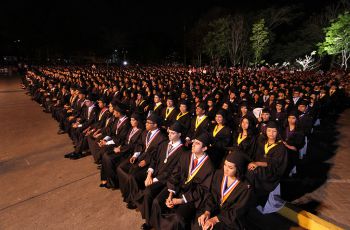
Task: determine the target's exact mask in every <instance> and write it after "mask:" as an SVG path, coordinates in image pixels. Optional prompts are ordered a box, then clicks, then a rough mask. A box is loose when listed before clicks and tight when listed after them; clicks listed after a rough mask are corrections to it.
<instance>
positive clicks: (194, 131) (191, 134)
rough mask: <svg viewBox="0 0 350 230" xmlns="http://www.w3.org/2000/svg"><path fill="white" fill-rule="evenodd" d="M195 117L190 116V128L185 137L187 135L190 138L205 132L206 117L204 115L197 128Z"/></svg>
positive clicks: (207, 122) (207, 124) (206, 127)
mask: <svg viewBox="0 0 350 230" xmlns="http://www.w3.org/2000/svg"><path fill="white" fill-rule="evenodd" d="M196 119H197V116H196V117H194V118H192V121H191V127H190V130H189V131H188V133H187V135H186V137H189V138H190V139H191V140H194V139H196V138H197V137H198V136H199V135H200V134H201V133H203V132H207V131H208V127H209V119H208V117H206V118H205V119H204V120H203V121H202V123H200V125H199V126H198V127H197V128H196Z"/></svg>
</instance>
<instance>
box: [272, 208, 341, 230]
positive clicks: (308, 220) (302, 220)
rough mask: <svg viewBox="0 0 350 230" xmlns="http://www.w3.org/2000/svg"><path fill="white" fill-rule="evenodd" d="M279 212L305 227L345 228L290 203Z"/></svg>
mask: <svg viewBox="0 0 350 230" xmlns="http://www.w3.org/2000/svg"><path fill="white" fill-rule="evenodd" d="M277 213H278V214H279V215H281V216H283V217H284V218H287V219H289V220H290V221H292V222H294V223H296V224H298V225H299V226H300V227H302V228H305V229H317V230H343V228H341V227H338V226H336V225H335V224H332V223H330V222H328V221H326V220H323V219H321V218H320V217H318V216H316V215H314V214H312V213H310V212H307V211H305V210H301V209H298V208H297V207H295V206H293V205H291V204H289V203H288V204H286V205H285V206H284V207H283V208H281V209H280V210H279V211H278V212H277Z"/></svg>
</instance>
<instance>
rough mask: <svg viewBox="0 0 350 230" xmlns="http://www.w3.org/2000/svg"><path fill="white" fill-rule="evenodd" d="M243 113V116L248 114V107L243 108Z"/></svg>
mask: <svg viewBox="0 0 350 230" xmlns="http://www.w3.org/2000/svg"><path fill="white" fill-rule="evenodd" d="M241 112H242V113H243V114H246V113H247V112H248V109H247V107H246V106H242V107H241Z"/></svg>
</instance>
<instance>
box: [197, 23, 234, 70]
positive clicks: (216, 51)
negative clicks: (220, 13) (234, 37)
mask: <svg viewBox="0 0 350 230" xmlns="http://www.w3.org/2000/svg"><path fill="white" fill-rule="evenodd" d="M209 27H210V30H209V32H208V33H207V35H206V36H205V37H204V38H203V43H204V53H205V54H206V55H208V56H209V57H210V58H211V60H212V62H213V65H215V66H218V65H219V64H220V61H221V60H222V59H223V58H225V57H227V55H228V50H229V39H230V28H229V18H228V17H225V18H219V19H217V20H215V21H213V22H212V23H210V24H209Z"/></svg>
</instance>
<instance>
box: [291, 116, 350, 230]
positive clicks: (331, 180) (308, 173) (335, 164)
mask: <svg viewBox="0 0 350 230" xmlns="http://www.w3.org/2000/svg"><path fill="white" fill-rule="evenodd" d="M324 123H325V124H324V125H323V127H322V128H321V129H316V130H315V134H314V136H315V138H314V140H313V141H312V146H313V147H312V148H311V150H310V156H309V157H308V159H306V161H307V162H306V163H305V166H304V169H303V172H302V176H301V177H302V178H301V179H302V180H304V182H303V183H302V186H301V187H304V188H308V189H306V191H305V190H304V191H305V194H304V195H303V196H301V197H300V198H298V199H296V200H294V201H293V203H294V204H296V205H298V206H300V207H302V208H304V209H306V210H307V211H310V212H312V213H314V214H316V215H317V216H319V217H321V218H323V219H325V220H329V221H330V222H332V223H335V224H337V225H338V226H341V227H343V228H345V229H350V211H349V210H350V195H349V192H350V166H349V164H350V109H346V110H345V111H344V112H343V113H341V114H340V116H336V117H333V118H332V119H328V120H327V121H325V122H324ZM305 179H306V180H305Z"/></svg>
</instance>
